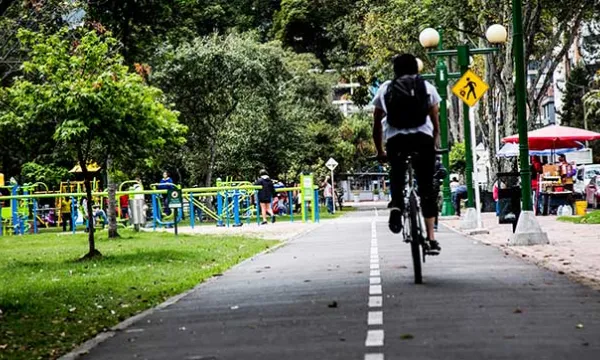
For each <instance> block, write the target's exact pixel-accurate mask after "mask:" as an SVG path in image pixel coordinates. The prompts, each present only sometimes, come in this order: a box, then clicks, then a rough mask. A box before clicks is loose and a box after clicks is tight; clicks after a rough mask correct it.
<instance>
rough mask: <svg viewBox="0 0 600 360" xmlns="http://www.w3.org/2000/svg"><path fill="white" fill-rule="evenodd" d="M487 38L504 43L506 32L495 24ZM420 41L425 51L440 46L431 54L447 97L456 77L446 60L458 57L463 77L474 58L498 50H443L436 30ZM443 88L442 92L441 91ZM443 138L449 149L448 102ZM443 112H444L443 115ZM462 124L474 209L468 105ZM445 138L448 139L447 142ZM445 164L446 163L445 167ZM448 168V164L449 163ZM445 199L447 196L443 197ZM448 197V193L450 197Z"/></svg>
mask: <svg viewBox="0 0 600 360" xmlns="http://www.w3.org/2000/svg"><path fill="white" fill-rule="evenodd" d="M486 37H487V39H488V41H489V42H490V43H491V44H503V43H505V42H506V39H507V31H506V28H504V26H502V25H499V24H495V25H492V26H490V27H489V28H488V30H487V32H486ZM419 41H420V43H421V45H422V46H423V47H424V48H426V49H433V48H436V47H438V50H434V51H430V52H429V54H430V55H432V56H436V57H437V66H436V80H438V81H437V85H438V91H439V92H440V96H441V95H442V94H444V95H445V96H446V98H447V85H448V78H454V76H452V75H454V74H450V76H448V74H447V69H445V67H446V65H445V63H444V60H443V58H444V57H451V56H456V57H458V65H459V67H460V76H462V75H463V74H464V73H465V72H467V70H469V65H470V62H471V61H470V60H471V55H481V54H491V53H494V52H497V51H498V49H497V48H481V49H471V48H470V47H469V46H468V45H466V44H465V45H459V46H457V47H456V49H454V50H443V49H442V45H443V43H442V41H441V36H440V33H439V32H438V31H437V30H435V29H433V28H427V29H425V30H423V31H422V32H421V34H420V36H419ZM441 86H443V90H442V89H441ZM440 105H441V106H440V127H441V129H440V136H441V137H442V139H441V140H442V147H444V140H445V145H446V147H447V144H448V138H447V136H448V119H447V113H446V103H445V101H444V102H443V103H442V104H440ZM442 109H443V113H442ZM463 122H464V138H465V155H466V156H465V157H466V159H465V160H466V178H467V179H466V180H467V207H469V208H472V207H474V206H475V203H474V199H473V198H474V191H473V166H474V161H473V149H472V143H471V142H472V141H475V139H472V138H471V119H470V117H469V106H468V105H466V104H463ZM444 133H445V135H444ZM444 137H445V139H444ZM444 165H446V164H444ZM448 165H449V164H448ZM445 183H446V180H445V181H444V193H446V191H447V192H448V193H449V186H448V189H446V185H445ZM444 196H446V194H444ZM448 198H449V194H448Z"/></svg>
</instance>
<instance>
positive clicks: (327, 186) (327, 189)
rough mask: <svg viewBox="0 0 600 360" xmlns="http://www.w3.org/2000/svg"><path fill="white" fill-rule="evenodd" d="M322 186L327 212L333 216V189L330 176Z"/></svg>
mask: <svg viewBox="0 0 600 360" xmlns="http://www.w3.org/2000/svg"><path fill="white" fill-rule="evenodd" d="M322 186H323V196H324V197H325V206H326V207H327V212H328V213H330V214H333V187H332V186H331V179H330V178H329V176H328V177H326V178H325V181H324V182H323V185H322Z"/></svg>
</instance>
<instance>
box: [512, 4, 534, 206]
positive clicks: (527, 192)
mask: <svg viewBox="0 0 600 360" xmlns="http://www.w3.org/2000/svg"><path fill="white" fill-rule="evenodd" d="M521 1H522V0H512V6H513V9H512V10H513V53H514V57H515V94H516V98H517V128H518V130H519V161H520V165H521V198H522V206H523V210H525V211H532V210H533V204H532V202H531V170H530V169H529V137H528V135H527V109H526V102H527V87H526V85H525V81H526V78H525V49H524V45H523V10H522V4H521Z"/></svg>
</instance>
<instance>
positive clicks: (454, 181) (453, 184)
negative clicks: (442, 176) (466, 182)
mask: <svg viewBox="0 0 600 360" xmlns="http://www.w3.org/2000/svg"><path fill="white" fill-rule="evenodd" d="M459 186H460V183H459V182H458V178H457V177H456V176H454V177H453V178H452V181H450V192H451V193H452V194H454V193H455V192H456V188H457V187H459Z"/></svg>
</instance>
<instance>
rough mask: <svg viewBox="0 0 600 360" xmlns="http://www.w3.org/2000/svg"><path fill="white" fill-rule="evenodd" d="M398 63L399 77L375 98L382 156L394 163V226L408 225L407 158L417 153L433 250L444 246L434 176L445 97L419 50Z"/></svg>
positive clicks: (391, 225)
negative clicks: (429, 77)
mask: <svg viewBox="0 0 600 360" xmlns="http://www.w3.org/2000/svg"><path fill="white" fill-rule="evenodd" d="M393 65H394V73H395V79H394V80H393V81H386V82H385V83H383V84H382V85H381V87H380V88H379V90H378V92H377V94H376V95H375V99H374V100H373V103H374V105H375V111H374V114H373V117H374V122H373V140H374V142H375V147H376V149H377V156H378V158H379V159H387V160H388V161H389V163H390V166H391V171H390V188H391V192H392V206H391V209H390V217H389V228H390V230H391V231H392V232H393V233H395V234H398V233H400V232H401V231H402V213H403V207H404V199H403V197H402V194H403V193H404V181H405V172H406V169H405V168H406V166H405V164H406V161H405V160H406V156H407V155H411V154H412V155H414V158H413V161H412V164H413V168H414V170H415V175H416V180H417V185H418V189H419V190H418V191H419V195H420V197H421V207H422V209H423V217H424V218H425V224H426V227H427V239H426V240H428V241H426V244H427V243H428V244H429V251H431V252H439V251H440V250H441V247H440V245H439V243H438V242H437V241H436V240H435V233H434V223H435V217H436V215H437V213H438V206H437V193H436V190H435V189H434V186H433V181H434V171H435V159H436V152H435V149H436V145H437V144H438V141H439V118H438V114H439V107H438V104H439V103H440V101H441V98H440V96H439V94H438V92H437V90H436V88H435V87H434V86H433V85H431V84H430V83H428V82H426V81H424V80H423V79H422V78H421V77H419V76H418V72H419V70H418V65H417V59H416V58H415V57H414V56H413V55H411V54H402V55H398V56H396V57H394V60H393ZM392 85H393V86H392ZM407 89H408V90H407ZM391 123H392V124H393V125H392V124H391ZM384 142H385V150H384Z"/></svg>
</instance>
